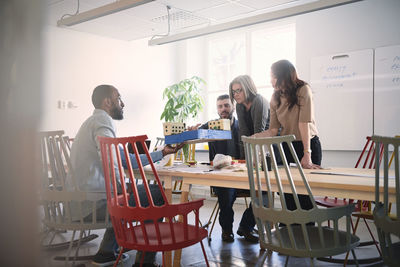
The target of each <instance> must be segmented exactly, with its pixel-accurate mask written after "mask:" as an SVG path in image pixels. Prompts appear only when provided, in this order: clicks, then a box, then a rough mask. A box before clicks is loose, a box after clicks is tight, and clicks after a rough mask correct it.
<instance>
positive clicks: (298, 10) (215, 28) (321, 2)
mask: <svg viewBox="0 0 400 267" xmlns="http://www.w3.org/2000/svg"><path fill="white" fill-rule="evenodd" d="M358 1H362V0H317V1H314V2H308V3H304V4H300V5H297V6H293V7H289V8H285V9H281V10H277V11H273V12H269V13H265V14H260V15H256V16H253V17H248V18H243V19H239V20H235V21H230V22H225V23H221V24H217V25H212V26H209V27H204V28H201V29H196V30H192V31H187V32H183V33H177V34H173V35H170V36H166V37H162V38H155V39H151V40H149V42H148V45H150V46H151V45H162V44H167V43H172V42H176V41H181V40H186V39H190V38H195V37H199V36H203V35H207V34H212V33H217V32H222V31H227V30H232V29H236V28H241V27H246V26H250V25H254V24H258V23H262V22H267V21H272V20H277V19H282V18H287V17H291V16H296V15H301V14H305V13H310V12H313V11H318V10H322V9H327V8H331V7H336V6H340V5H345V4H350V3H353V2H358Z"/></svg>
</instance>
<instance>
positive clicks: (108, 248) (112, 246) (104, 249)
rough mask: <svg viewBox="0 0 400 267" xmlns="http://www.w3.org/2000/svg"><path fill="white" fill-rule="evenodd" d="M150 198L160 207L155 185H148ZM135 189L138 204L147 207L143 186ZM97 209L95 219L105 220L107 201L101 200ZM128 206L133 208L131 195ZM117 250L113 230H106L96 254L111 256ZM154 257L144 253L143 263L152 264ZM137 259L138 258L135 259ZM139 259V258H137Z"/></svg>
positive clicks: (153, 253) (158, 193)
mask: <svg viewBox="0 0 400 267" xmlns="http://www.w3.org/2000/svg"><path fill="white" fill-rule="evenodd" d="M149 188H150V192H151V196H152V198H153V201H154V204H156V205H157V206H161V205H163V204H164V199H163V198H162V195H161V192H160V189H159V188H158V186H157V185H153V184H150V185H149ZM137 189H138V192H139V199H140V203H141V204H142V206H143V207H146V206H148V205H149V202H148V199H147V196H146V191H145V188H144V186H143V185H137ZM97 205H98V207H99V208H98V209H97V217H98V218H102V219H103V218H105V212H107V201H106V200H101V201H99V202H98V203H97ZM129 205H131V206H135V199H134V197H133V195H132V194H131V195H130V198H129ZM91 216H92V215H88V217H89V218H91ZM117 250H118V244H117V240H116V239H115V234H114V228H113V227H109V228H107V229H106V231H105V233H104V236H103V240H102V241H101V244H100V248H99V251H98V252H97V253H98V254H111V253H116V251H117ZM138 253H139V254H141V253H142V252H141V251H138ZM155 257H156V253H155V252H146V253H145V256H144V262H145V263H153V262H154V260H155ZM137 258H138V257H137ZM139 259H140V256H139Z"/></svg>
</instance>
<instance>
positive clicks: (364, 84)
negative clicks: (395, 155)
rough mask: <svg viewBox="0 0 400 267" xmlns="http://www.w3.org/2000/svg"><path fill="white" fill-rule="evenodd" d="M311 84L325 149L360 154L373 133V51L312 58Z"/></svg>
mask: <svg viewBox="0 0 400 267" xmlns="http://www.w3.org/2000/svg"><path fill="white" fill-rule="evenodd" d="M310 84H311V88H312V91H313V93H314V106H315V111H314V112H315V119H316V123H317V129H318V132H319V134H318V135H319V137H320V139H321V145H322V149H324V150H361V149H362V148H363V146H364V143H365V137H366V136H367V135H371V134H372V132H373V124H372V121H373V50H372V49H366V50H360V51H354V52H346V53H340V54H335V55H328V56H321V57H316V58H313V59H312V60H311V81H310Z"/></svg>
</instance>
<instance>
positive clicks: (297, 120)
mask: <svg viewBox="0 0 400 267" xmlns="http://www.w3.org/2000/svg"><path fill="white" fill-rule="evenodd" d="M271 84H272V87H273V88H274V89H275V91H274V93H273V95H272V99H271V121H270V126H269V129H268V130H266V131H264V132H261V133H257V134H254V135H253V136H254V137H271V136H276V135H277V134H278V130H279V128H280V129H281V133H280V134H281V135H289V134H294V135H295V137H296V140H295V141H294V142H293V147H294V149H295V151H296V155H297V157H298V158H299V159H300V163H301V166H302V167H303V168H305V169H319V168H320V165H321V160H322V150H321V143H320V141H319V138H318V136H317V134H318V131H317V127H316V125H315V119H314V104H313V98H312V92H311V88H310V86H309V85H308V84H307V83H306V82H305V81H303V80H300V79H299V78H298V76H297V72H296V69H295V67H294V66H293V65H292V63H290V62H289V61H288V60H279V61H277V62H275V63H274V64H272V66H271ZM283 148H284V151H285V155H286V158H287V160H288V162H289V163H290V162H293V163H294V159H293V157H292V155H291V153H290V151H289V148H288V147H287V145H286V144H284V145H283ZM285 199H286V204H287V207H288V209H289V210H294V209H296V205H295V202H294V200H293V196H292V194H285ZM299 200H300V203H301V207H302V208H303V209H311V208H312V204H311V201H310V199H309V197H308V196H306V195H299Z"/></svg>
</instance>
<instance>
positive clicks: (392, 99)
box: [374, 45, 400, 136]
mask: <svg viewBox="0 0 400 267" xmlns="http://www.w3.org/2000/svg"><path fill="white" fill-rule="evenodd" d="M374 89H375V91H374V134H377V135H385V136H395V135H400V45H396V46H386V47H379V48H376V49H375V88H374Z"/></svg>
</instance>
